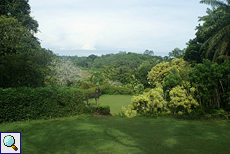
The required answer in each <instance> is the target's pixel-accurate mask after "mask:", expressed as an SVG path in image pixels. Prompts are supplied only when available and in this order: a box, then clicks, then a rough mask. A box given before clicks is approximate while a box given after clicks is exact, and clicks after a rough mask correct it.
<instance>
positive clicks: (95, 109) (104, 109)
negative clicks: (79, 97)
mask: <svg viewBox="0 0 230 154" xmlns="http://www.w3.org/2000/svg"><path fill="white" fill-rule="evenodd" d="M85 113H88V114H93V113H96V114H102V115H110V106H109V105H103V104H99V105H90V106H87V107H86V108H85Z"/></svg>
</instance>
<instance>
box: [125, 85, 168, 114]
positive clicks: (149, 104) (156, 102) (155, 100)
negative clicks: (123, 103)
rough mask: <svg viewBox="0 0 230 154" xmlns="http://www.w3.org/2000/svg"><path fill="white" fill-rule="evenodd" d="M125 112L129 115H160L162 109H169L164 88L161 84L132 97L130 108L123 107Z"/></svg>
mask: <svg viewBox="0 0 230 154" xmlns="http://www.w3.org/2000/svg"><path fill="white" fill-rule="evenodd" d="M122 110H123V113H124V114H125V116H127V117H133V116H136V115H137V114H140V115H148V116H152V115H158V114H160V113H162V111H167V112H168V109H167V101H165V100H164V97H163V89H162V86H161V85H160V84H157V87H156V88H154V89H151V90H150V91H149V92H147V93H144V94H142V95H139V96H134V97H133V98H132V105H130V106H129V108H128V109H126V108H124V107H123V108H122Z"/></svg>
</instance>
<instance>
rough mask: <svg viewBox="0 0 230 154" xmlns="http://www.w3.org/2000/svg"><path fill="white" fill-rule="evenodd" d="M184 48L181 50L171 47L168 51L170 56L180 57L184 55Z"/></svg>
mask: <svg viewBox="0 0 230 154" xmlns="http://www.w3.org/2000/svg"><path fill="white" fill-rule="evenodd" d="M184 52H185V49H183V50H181V49H179V48H175V49H173V50H172V51H171V52H169V57H170V58H182V57H183V55H184Z"/></svg>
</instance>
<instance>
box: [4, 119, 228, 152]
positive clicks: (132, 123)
mask: <svg viewBox="0 0 230 154" xmlns="http://www.w3.org/2000/svg"><path fill="white" fill-rule="evenodd" d="M229 128H230V122H229V121H221V120H220V121H217V120H215V121H211V120H207V121H195V120H194V121H189V120H176V119H172V118H147V117H136V118H122V117H94V116H86V115H81V116H77V117H71V118H61V119H51V120H36V121H25V122H14V123H7V124H0V132H21V133H22V134H21V137H22V139H21V140H22V145H21V147H22V153H23V154H31V153H33V154H46V153H47V154H48V153H49V154H94V153H95V154H97V153H98V154H129V153H130V154H148V153H149V154H153V153H154V154H184V153H185V154H201V153H202V154H212V153H213V154H214V153H215V154H225V153H226V154H228V153H230V146H229V143H230V137H229V136H230V129H229Z"/></svg>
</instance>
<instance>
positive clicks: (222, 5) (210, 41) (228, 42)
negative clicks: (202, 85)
mask: <svg viewBox="0 0 230 154" xmlns="http://www.w3.org/2000/svg"><path fill="white" fill-rule="evenodd" d="M200 3H204V4H208V5H211V7H212V9H207V14H208V15H206V16H203V17H200V21H204V22H205V23H204V25H203V26H202V29H201V32H202V34H204V35H205V34H206V33H209V34H211V35H210V36H209V37H208V38H207V40H206V41H205V42H204V43H203V44H202V46H201V50H205V48H206V52H205V53H206V57H210V56H211V57H212V61H220V62H222V61H226V60H228V59H229V56H230V52H229V50H230V39H229V38H230V0H224V1H220V0H201V1H200Z"/></svg>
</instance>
